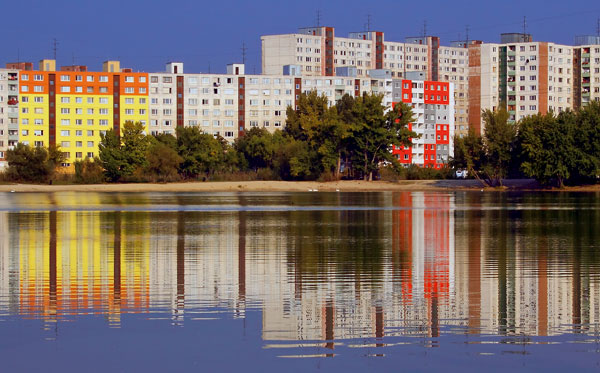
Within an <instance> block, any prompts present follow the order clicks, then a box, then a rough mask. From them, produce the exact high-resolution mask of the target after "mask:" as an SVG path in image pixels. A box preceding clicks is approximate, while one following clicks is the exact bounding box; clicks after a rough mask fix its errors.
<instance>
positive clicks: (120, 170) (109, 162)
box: [98, 129, 127, 181]
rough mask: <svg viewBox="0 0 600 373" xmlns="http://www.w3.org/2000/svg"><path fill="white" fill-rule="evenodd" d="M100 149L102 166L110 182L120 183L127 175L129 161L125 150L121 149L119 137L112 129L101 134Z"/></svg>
mask: <svg viewBox="0 0 600 373" xmlns="http://www.w3.org/2000/svg"><path fill="white" fill-rule="evenodd" d="M98 149H99V153H100V164H101V166H102V168H103V169H104V174H105V176H106V178H107V179H108V180H109V181H118V180H119V179H121V178H122V177H123V176H125V175H126V171H125V169H126V164H127V159H126V156H125V153H124V151H123V149H121V141H120V139H119V136H117V134H116V132H115V131H114V130H112V129H110V130H108V131H106V133H104V134H103V133H101V134H100V144H99V146H98Z"/></svg>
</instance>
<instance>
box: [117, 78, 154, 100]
mask: <svg viewBox="0 0 600 373" xmlns="http://www.w3.org/2000/svg"><path fill="white" fill-rule="evenodd" d="M119 75H120V76H121V82H120V83H121V84H120V90H121V92H120V94H121V95H128V96H129V95H135V96H146V95H148V74H147V73H120V74H119Z"/></svg>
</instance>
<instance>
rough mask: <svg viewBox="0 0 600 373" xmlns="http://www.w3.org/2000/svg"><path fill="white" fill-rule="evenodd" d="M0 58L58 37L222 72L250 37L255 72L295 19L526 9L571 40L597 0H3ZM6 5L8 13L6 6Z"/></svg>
mask: <svg viewBox="0 0 600 373" xmlns="http://www.w3.org/2000/svg"><path fill="white" fill-rule="evenodd" d="M1 1H2V2H10V3H11V4H10V7H7V6H4V7H3V17H2V18H3V21H2V22H1V23H0V35H3V36H4V39H3V41H4V42H3V43H2V44H3V47H2V48H1V49H0V57H1V58H0V63H1V64H2V65H4V63H5V62H12V61H16V60H17V56H20V58H19V59H20V60H21V61H33V62H37V61H38V60H40V59H41V58H45V57H46V58H47V57H49V58H51V57H52V54H53V52H52V39H53V38H56V39H57V40H58V53H57V59H58V64H59V65H70V64H72V63H73V61H74V62H75V63H76V64H84V65H88V66H89V67H90V69H92V70H98V69H100V67H101V63H102V61H104V60H107V59H118V60H121V61H122V63H121V66H122V67H131V68H133V69H134V70H139V71H148V72H153V71H162V70H163V69H164V64H165V62H168V61H183V62H184V63H185V70H186V72H208V69H209V66H210V70H211V71H212V72H224V71H225V66H226V64H227V63H230V62H238V61H241V59H242V57H241V47H242V43H245V44H246V46H247V48H248V49H247V58H246V64H247V68H246V71H247V72H248V73H253V72H256V73H260V70H261V67H260V63H261V62H260V36H261V35H264V34H285V33H292V32H294V31H295V30H296V29H297V28H298V27H301V26H313V25H315V24H316V13H317V10H320V12H321V24H323V25H330V26H333V27H335V28H336V35H340V36H346V34H347V33H348V32H350V31H360V30H362V29H364V26H365V24H366V22H367V15H370V16H371V25H372V26H371V29H373V30H375V29H377V30H381V31H384V32H385V38H386V40H394V41H401V40H403V39H404V37H406V36H413V35H419V34H421V33H422V32H423V22H424V21H425V20H426V21H427V31H428V34H430V35H438V36H440V37H441V38H442V44H443V45H446V44H448V43H449V42H450V41H451V40H455V39H458V38H459V37H460V38H461V39H464V38H465V29H466V25H469V28H470V32H469V38H470V39H481V40H484V41H488V42H494V41H498V40H499V34H500V33H501V32H521V31H522V29H523V26H522V24H523V16H526V17H527V31H528V32H530V33H532V34H533V38H534V40H540V41H553V42H558V43H565V44H571V43H572V41H573V37H574V36H575V35H580V34H595V33H596V27H597V19H598V17H600V3H598V2H594V1H570V2H567V1H565V0H562V1H543V0H527V1H526V0H522V1H512V0H509V1H495V2H490V1H484V0H483V1H461V0H455V1H443V0H429V1H411V2H408V1H398V0H397V1H388V0H379V1H377V0H373V1H368V0H362V1H356V0H346V1H338V0H329V1H326V0H302V1H294V2H288V1H283V0H282V1H273V0H263V1H260V0H254V1H238V0H230V1H202V0H195V1H193V0H178V1H165V0H160V1H159V0H143V1H140V0H118V1H117V0H103V1H89V0H78V1H76V0H69V1H67V0H63V1H60V0H54V1H51V0H18V1H11V0H1ZM9 8H10V14H11V15H8V14H7V13H5V12H4V11H6V10H8V9H9Z"/></svg>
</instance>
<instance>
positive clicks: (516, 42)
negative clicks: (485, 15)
mask: <svg viewBox="0 0 600 373" xmlns="http://www.w3.org/2000/svg"><path fill="white" fill-rule="evenodd" d="M469 69H470V70H469V96H470V97H469V123H470V124H471V126H473V128H474V129H475V130H476V131H477V132H480V133H481V131H482V129H483V123H482V119H481V111H482V110H485V109H492V110H493V109H495V108H496V107H498V106H499V105H506V108H507V109H508V112H509V114H510V121H512V122H517V121H519V120H521V119H523V118H524V117H526V116H529V115H535V114H537V113H542V114H545V113H547V112H549V111H553V112H556V113H560V112H562V111H565V110H567V109H573V108H574V107H575V106H574V102H576V101H577V97H578V95H577V94H576V92H574V89H573V86H574V47H572V46H568V45H560V44H555V43H548V42H534V41H532V38H531V35H529V34H502V35H501V43H500V44H472V45H470V46H469Z"/></svg>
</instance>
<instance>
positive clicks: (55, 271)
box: [0, 192, 600, 356]
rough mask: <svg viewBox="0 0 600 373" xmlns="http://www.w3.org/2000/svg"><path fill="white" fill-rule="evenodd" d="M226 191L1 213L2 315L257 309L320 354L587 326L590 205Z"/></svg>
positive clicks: (48, 322) (593, 283)
mask: <svg viewBox="0 0 600 373" xmlns="http://www.w3.org/2000/svg"><path fill="white" fill-rule="evenodd" d="M98 198H100V197H98ZM103 198H104V197H103ZM115 198H116V197H115ZM136 198H141V197H136ZM234 198H235V199H236V201H235V202H236V205H237V206H241V207H242V208H238V209H233V210H227V211H225V210H224V211H210V210H209V211H152V210H147V211H143V210H142V211H61V210H60V209H58V211H55V210H52V211H49V212H48V211H46V212H0V229H1V230H2V231H0V281H1V284H0V285H1V286H0V317H6V316H9V315H20V316H21V317H24V318H39V319H42V320H43V321H44V325H45V328H46V329H47V330H48V331H49V332H50V334H52V333H56V328H57V324H58V323H59V322H60V321H61V320H63V319H72V320H75V321H76V320H77V318H79V317H85V315H104V316H106V317H107V320H108V325H109V326H112V327H119V326H120V325H121V323H122V318H121V317H122V315H123V314H127V313H148V314H152V317H153V318H165V319H170V320H171V322H172V323H173V324H174V325H180V326H184V325H185V323H186V322H191V321H194V320H202V319H211V318H215V317H234V318H242V319H244V318H245V317H246V312H247V311H249V310H260V311H261V312H262V336H263V339H265V340H270V341H307V343H310V342H308V341H312V342H313V343H317V345H319V346H322V347H323V348H325V349H326V351H328V352H327V355H330V356H332V355H333V354H334V351H335V348H336V343H340V342H339V341H340V340H348V339H355V338H372V340H373V345H374V346H383V345H384V343H385V342H384V341H385V338H386V337H394V336H419V337H422V338H424V339H425V340H427V341H428V342H427V343H429V344H430V345H435V344H436V343H437V338H438V337H440V335H442V334H443V333H463V334H467V333H471V334H498V335H522V334H525V335H539V336H546V335H554V334H559V333H562V332H564V331H565V330H570V331H572V328H575V331H580V332H586V331H588V330H589V329H590V328H591V329H594V328H596V329H597V327H598V319H599V317H600V315H599V313H600V307H599V306H600V302H599V296H600V276H599V274H600V271H599V262H600V258H599V257H598V255H597V254H595V251H596V250H597V239H598V236H597V233H595V231H594V229H593V227H595V226H597V225H598V224H597V223H598V222H599V220H600V217H599V216H598V212H597V211H596V210H589V211H588V212H585V211H577V210H576V209H575V210H565V211H562V210H552V209H549V210H544V209H538V208H535V209H534V208H532V209H503V208H497V207H498V206H502V198H504V197H502V196H500V197H499V196H497V195H492V196H490V194H486V193H481V194H479V193H455V194H444V193H419V192H404V193H373V194H361V195H360V197H357V195H354V194H332V195H326V196H325V197H322V198H324V200H322V201H316V202H315V204H318V203H324V205H330V206H331V205H333V206H346V205H353V204H355V203H356V202H357V198H358V199H359V202H360V203H361V204H363V205H365V206H380V207H386V208H382V209H322V210H319V209H312V210H311V209H283V210H281V211H269V212H264V211H258V212H257V211H253V210H252V209H244V208H243V206H252V205H253V204H255V203H256V201H254V200H252V197H251V196H250V197H249V196H246V195H244V194H241V195H238V196H235V197H234ZM287 198H288V199H287V200H286V201H285V202H286V203H287V205H289V206H292V205H297V204H298V203H300V204H301V202H302V201H301V200H299V201H295V200H294V198H304V197H301V196H300V197H297V196H295V195H290V196H288V197H287ZM532 198H534V197H532ZM100 202H101V203H103V204H106V201H100V200H99V203H100ZM138 202H139V203H140V204H142V205H143V204H144V200H143V198H141V200H140V201H138ZM522 202H523V203H524V204H527V203H528V201H527V200H526V197H524V200H523V201H522ZM114 203H115V204H119V201H114ZM185 203H186V202H185V201H179V202H177V203H176V204H185ZM530 203H531V204H532V206H538V205H539V204H540V203H541V204H544V203H545V201H539V200H532V201H531V202H530ZM389 207H394V208H393V209H390V208H389ZM581 222H586V223H585V224H582V223H581ZM590 227H592V228H590ZM594 330H595V329H594Z"/></svg>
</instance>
